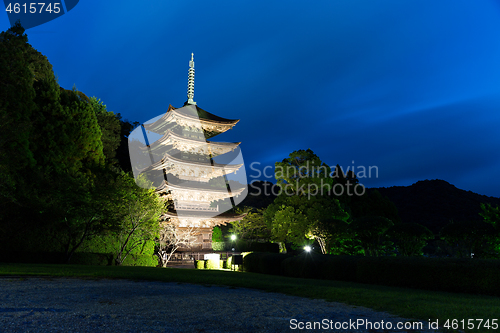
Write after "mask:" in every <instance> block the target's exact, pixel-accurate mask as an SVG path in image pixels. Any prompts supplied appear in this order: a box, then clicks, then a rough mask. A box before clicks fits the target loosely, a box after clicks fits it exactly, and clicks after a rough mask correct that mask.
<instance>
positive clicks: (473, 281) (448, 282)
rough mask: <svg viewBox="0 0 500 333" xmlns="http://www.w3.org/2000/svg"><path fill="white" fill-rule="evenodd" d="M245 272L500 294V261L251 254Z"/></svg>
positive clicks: (244, 262)
mask: <svg viewBox="0 0 500 333" xmlns="http://www.w3.org/2000/svg"><path fill="white" fill-rule="evenodd" d="M243 265H244V267H245V271H247V272H254V273H264V274H274V275H284V276H290V277H298V278H313V279H328V280H341V281H351V282H358V283H367V284H380V285H386V286H395V287H403V288H418V289H427V290H437V291H448V292H461V293H479V294H486V295H495V296H500V283H498V282H499V281H500V260H496V259H456V258H425V257H363V256H333V255H321V254H315V253H303V254H300V255H298V256H295V257H292V256H290V255H285V254H270V253H251V254H249V255H248V256H246V257H245V258H244V260H243Z"/></svg>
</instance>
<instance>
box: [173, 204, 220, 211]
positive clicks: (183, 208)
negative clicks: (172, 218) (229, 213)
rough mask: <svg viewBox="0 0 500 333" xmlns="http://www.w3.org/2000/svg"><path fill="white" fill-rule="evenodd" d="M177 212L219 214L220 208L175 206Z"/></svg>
mask: <svg viewBox="0 0 500 333" xmlns="http://www.w3.org/2000/svg"><path fill="white" fill-rule="evenodd" d="M175 209H176V210H189V211H197V212H218V211H219V207H218V206H217V207H197V206H183V205H175Z"/></svg>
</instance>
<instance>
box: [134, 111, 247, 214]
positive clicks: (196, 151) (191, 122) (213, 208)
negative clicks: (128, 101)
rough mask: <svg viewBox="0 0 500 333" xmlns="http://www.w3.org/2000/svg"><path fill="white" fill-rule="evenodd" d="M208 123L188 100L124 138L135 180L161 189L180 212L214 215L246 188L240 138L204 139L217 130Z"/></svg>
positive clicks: (232, 203)
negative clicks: (233, 141) (228, 140)
mask: <svg viewBox="0 0 500 333" xmlns="http://www.w3.org/2000/svg"><path fill="white" fill-rule="evenodd" d="M207 126H211V125H210V124H209V123H208V124H207V122H206V121H205V120H203V119H200V118H199V116H198V112H197V107H196V105H191V104H186V105H185V106H183V107H182V108H178V109H175V108H170V109H169V110H168V111H167V113H165V114H164V115H160V116H158V117H155V118H153V119H151V120H149V121H147V122H145V123H144V124H142V125H141V126H139V127H137V128H136V129H135V130H133V131H132V133H131V134H130V135H129V138H128V143H129V153H130V161H131V164H132V169H133V173H134V178H135V179H136V183H137V184H138V185H139V186H141V187H144V188H155V189H156V190H157V191H158V192H160V193H161V192H164V193H165V194H166V195H167V197H168V198H169V199H171V200H172V201H173V203H174V207H175V210H176V212H177V216H178V217H183V215H184V216H185V217H190V216H192V215H193V214H201V215H203V217H204V218H210V217H215V216H217V215H219V214H221V213H224V212H226V211H228V210H230V209H231V208H233V207H234V206H236V205H238V204H239V203H240V202H241V201H243V199H244V198H245V197H246V195H247V193H248V189H247V177H246V172H245V167H244V162H243V155H242V153H241V150H240V148H239V143H229V142H215V141H207V135H213V134H214V132H218V130H217V129H216V128H212V131H213V132H212V131H210V128H207Z"/></svg>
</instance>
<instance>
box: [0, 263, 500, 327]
mask: <svg viewBox="0 0 500 333" xmlns="http://www.w3.org/2000/svg"><path fill="white" fill-rule="evenodd" d="M0 275H3V276H5V275H23V276H28V275H38V276H40V275H47V276H61V277H80V278H112V279H114V278H122V279H132V280H156V281H165V282H179V283H195V284H204V285H225V286H231V287H244V288H253V289H259V290H263V291H269V292H278V293H283V294H289V295H294V296H302V297H309V298H318V299H325V300H327V301H335V302H342V303H347V304H351V305H358V306H365V307H368V308H372V309H375V310H379V311H386V312H389V313H392V314H395V315H399V316H402V317H406V318H411V319H420V320H423V321H427V320H429V319H430V320H433V321H435V320H436V319H439V324H440V326H441V325H442V324H444V323H445V322H446V320H448V319H450V320H451V319H458V321H460V320H462V319H465V323H467V320H468V319H484V320H486V319H489V320H490V323H491V320H492V319H497V322H498V321H500V298H499V297H491V296H484V295H472V294H455V293H447V292H433V291H426V290H417V289H406V288H395V287H385V286H376V285H367V284H359V283H351V282H341V281H326V280H312V279H297V278H289V277H282V276H273V275H265V274H256V273H242V272H231V271H217V270H194V269H176V268H153V267H130V266H124V267H116V266H82V265H43V264H1V263H0ZM499 282H500V281H499ZM475 323H476V325H477V323H478V321H475ZM499 325H500V323H499ZM499 330H500V329H497V330H494V329H491V328H490V329H485V328H483V329H481V330H480V331H483V332H493V331H499ZM466 331H467V330H466ZM474 331H477V330H474Z"/></svg>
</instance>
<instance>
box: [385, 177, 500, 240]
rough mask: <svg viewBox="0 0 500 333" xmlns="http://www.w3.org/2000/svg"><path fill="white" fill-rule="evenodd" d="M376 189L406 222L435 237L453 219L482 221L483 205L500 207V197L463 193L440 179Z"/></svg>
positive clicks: (463, 191)
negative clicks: (422, 227) (426, 229)
mask: <svg viewBox="0 0 500 333" xmlns="http://www.w3.org/2000/svg"><path fill="white" fill-rule="evenodd" d="M376 189H377V190H378V191H379V192H380V193H381V194H382V195H385V196H387V197H388V198H389V199H390V200H391V201H392V202H394V204H395V205H396V207H397V208H398V212H399V216H400V217H401V220H402V221H403V222H415V223H420V224H422V225H424V226H426V227H427V228H429V229H430V230H431V231H432V232H434V233H435V234H436V233H438V232H439V231H440V230H441V228H442V227H443V226H445V225H446V224H448V223H449V222H450V221H451V220H453V221H465V220H470V221H475V220H481V219H482V218H481V216H479V212H480V211H481V207H480V204H481V203H490V204H492V205H500V198H495V197H488V196H486V195H481V194H477V193H474V192H472V191H465V190H461V189H458V188H456V187H455V186H454V185H452V184H450V183H448V182H446V181H444V180H440V179H434V180H421V181H418V182H416V183H415V184H412V185H410V186H392V187H379V188H376Z"/></svg>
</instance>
